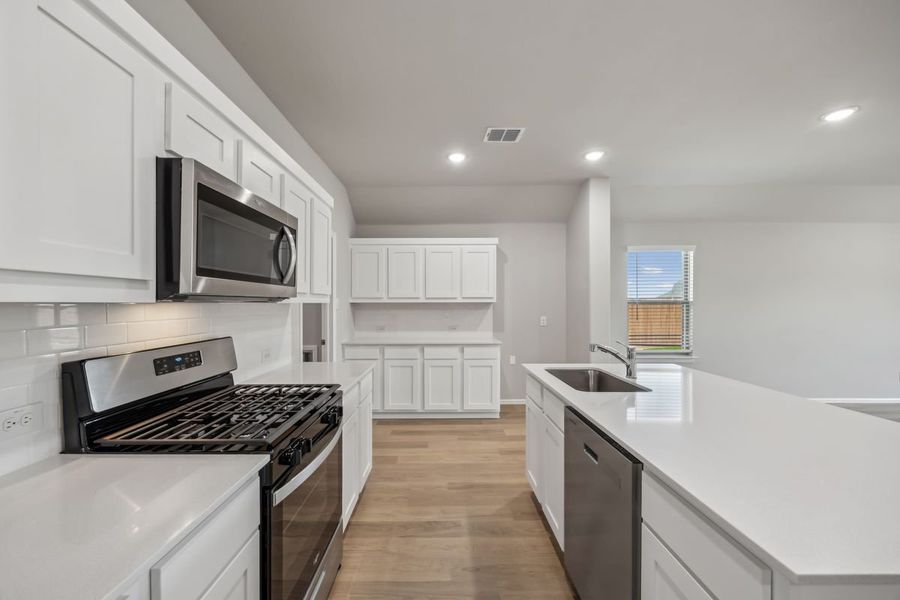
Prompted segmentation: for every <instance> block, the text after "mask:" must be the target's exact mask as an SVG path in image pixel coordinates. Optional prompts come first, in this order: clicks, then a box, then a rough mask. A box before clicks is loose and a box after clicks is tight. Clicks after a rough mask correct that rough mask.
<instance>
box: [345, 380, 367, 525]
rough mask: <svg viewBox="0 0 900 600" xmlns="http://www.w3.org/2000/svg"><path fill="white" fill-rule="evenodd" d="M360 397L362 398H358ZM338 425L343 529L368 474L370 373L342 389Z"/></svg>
mask: <svg viewBox="0 0 900 600" xmlns="http://www.w3.org/2000/svg"><path fill="white" fill-rule="evenodd" d="M360 396H362V399H360ZM343 404H344V419H343V423H342V424H341V427H342V432H341V436H342V438H341V447H342V452H341V460H342V461H343V463H342V467H341V469H342V472H341V485H342V487H343V490H342V499H341V514H342V516H343V525H344V529H345V530H346V529H347V526H348V525H349V524H350V518H351V517H352V516H353V511H354V510H355V509H356V505H357V503H358V502H359V497H360V495H361V494H362V491H363V488H365V486H366V481H367V480H368V478H369V473H371V472H372V373H371V372H370V373H367V374H366V375H364V376H363V377H362V378H361V379H360V381H359V382H358V383H355V384H353V385H352V386H350V387H348V388H347V389H346V390H344V397H343Z"/></svg>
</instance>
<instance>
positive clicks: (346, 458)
mask: <svg viewBox="0 0 900 600" xmlns="http://www.w3.org/2000/svg"><path fill="white" fill-rule="evenodd" d="M348 410H349V407H348V406H347V404H346V402H345V404H344V411H345V412H344V421H343V423H342V425H341V426H342V428H343V431H342V433H341V435H342V447H343V453H342V459H343V465H342V466H341V469H342V471H341V472H342V485H343V499H342V505H343V506H342V511H341V512H342V514H343V518H344V529H347V525H348V524H349V523H350V516H351V515H352V514H353V509H354V508H356V501H357V500H358V499H359V453H360V440H359V407H358V406H357V407H356V408H355V409H354V410H353V413H352V414H349V415H348V414H347V411H348Z"/></svg>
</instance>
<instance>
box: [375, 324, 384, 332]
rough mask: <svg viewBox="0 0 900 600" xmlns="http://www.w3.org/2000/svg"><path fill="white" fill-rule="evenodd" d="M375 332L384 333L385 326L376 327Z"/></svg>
mask: <svg viewBox="0 0 900 600" xmlns="http://www.w3.org/2000/svg"><path fill="white" fill-rule="evenodd" d="M375 331H384V325H376V326H375Z"/></svg>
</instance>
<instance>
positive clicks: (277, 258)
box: [272, 227, 284, 281]
mask: <svg viewBox="0 0 900 600" xmlns="http://www.w3.org/2000/svg"><path fill="white" fill-rule="evenodd" d="M283 240H284V227H282V228H281V231H279V232H278V235H276V236H275V244H274V247H273V251H272V262H273V263H274V264H275V271H276V273H277V274H278V280H279V281H284V269H282V268H281V252H279V248H281V242H282V241H283Z"/></svg>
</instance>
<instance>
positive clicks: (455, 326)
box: [447, 325, 459, 331]
mask: <svg viewBox="0 0 900 600" xmlns="http://www.w3.org/2000/svg"><path fill="white" fill-rule="evenodd" d="M457 329H459V325H447V330H448V331H456V330H457Z"/></svg>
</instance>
